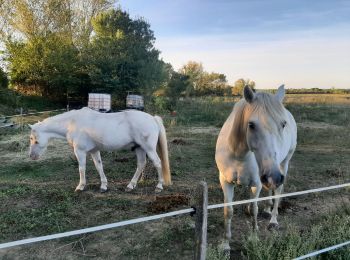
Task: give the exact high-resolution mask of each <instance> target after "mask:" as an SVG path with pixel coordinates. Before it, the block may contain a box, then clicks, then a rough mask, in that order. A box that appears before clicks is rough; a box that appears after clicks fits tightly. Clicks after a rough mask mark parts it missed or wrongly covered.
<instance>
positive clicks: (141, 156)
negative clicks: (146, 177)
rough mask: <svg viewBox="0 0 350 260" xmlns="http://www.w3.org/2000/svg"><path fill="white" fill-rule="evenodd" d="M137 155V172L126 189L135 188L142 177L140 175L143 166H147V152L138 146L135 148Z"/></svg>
mask: <svg viewBox="0 0 350 260" xmlns="http://www.w3.org/2000/svg"><path fill="white" fill-rule="evenodd" d="M135 153H136V157H137V168H136V172H135V174H134V177H132V179H131V181H130V183H129V184H128V186H127V187H126V191H131V190H133V189H134V188H135V187H136V185H137V181H138V180H139V178H140V175H141V173H142V170H143V168H145V165H146V153H145V151H144V150H143V149H142V148H137V149H135Z"/></svg>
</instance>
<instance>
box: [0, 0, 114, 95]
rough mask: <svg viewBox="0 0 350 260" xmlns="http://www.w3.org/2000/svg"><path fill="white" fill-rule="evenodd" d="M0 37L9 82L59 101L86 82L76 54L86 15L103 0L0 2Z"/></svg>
mask: <svg viewBox="0 0 350 260" xmlns="http://www.w3.org/2000/svg"><path fill="white" fill-rule="evenodd" d="M1 3H2V4H1V5H0V41H1V42H2V43H3V44H4V46H5V47H6V50H5V61H6V62H7V64H8V71H9V75H10V78H11V82H12V83H14V84H13V85H14V86H16V87H17V89H20V90H21V91H24V92H31V93H33V92H35V93H38V94H41V95H43V96H47V97H50V98H55V99H61V100H64V99H65V95H66V93H67V91H77V89H78V90H79V91H80V89H82V88H83V86H86V85H85V84H86V83H87V82H88V80H86V78H87V74H86V71H85V70H84V67H83V66H82V65H83V64H82V60H81V57H82V53H84V48H87V45H88V41H89V39H90V36H91V32H92V26H91V18H92V17H93V16H95V15H96V14H97V12H99V11H101V10H105V9H106V8H108V7H110V6H111V5H112V3H113V2H111V1H108V0H3V1H2V2H1Z"/></svg>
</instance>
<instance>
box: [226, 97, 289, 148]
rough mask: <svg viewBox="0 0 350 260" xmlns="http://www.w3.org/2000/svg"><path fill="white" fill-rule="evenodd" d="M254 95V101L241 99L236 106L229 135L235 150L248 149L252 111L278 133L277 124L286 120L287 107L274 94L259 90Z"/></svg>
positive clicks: (272, 130) (268, 127) (264, 123)
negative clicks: (249, 123) (247, 140)
mask: <svg viewBox="0 0 350 260" xmlns="http://www.w3.org/2000/svg"><path fill="white" fill-rule="evenodd" d="M254 96H255V97H254V100H253V102H252V103H248V102H247V101H246V100H245V99H241V100H240V101H239V102H238V103H237V104H236V105H235V106H234V109H233V112H234V119H233V124H232V128H231V133H230V135H229V145H230V146H231V149H232V151H234V152H238V151H242V150H246V149H247V142H246V131H247V126H248V119H249V118H250V116H251V114H252V113H255V114H258V117H259V119H260V122H261V123H262V124H263V125H264V127H265V128H267V129H268V130H269V131H270V132H271V133H273V134H276V135H280V131H278V127H277V126H278V125H279V124H280V123H282V122H283V121H284V120H286V113H285V108H284V107H283V105H282V104H281V103H280V102H279V101H278V100H277V99H276V98H275V97H274V96H273V95H271V94H269V93H264V92H259V93H255V95H254Z"/></svg>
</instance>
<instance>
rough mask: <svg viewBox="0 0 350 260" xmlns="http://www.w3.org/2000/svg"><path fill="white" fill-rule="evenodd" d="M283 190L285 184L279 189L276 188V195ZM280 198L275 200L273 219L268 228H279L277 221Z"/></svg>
mask: <svg viewBox="0 0 350 260" xmlns="http://www.w3.org/2000/svg"><path fill="white" fill-rule="evenodd" d="M282 192H283V184H282V185H280V186H279V187H278V188H277V189H275V195H280V194H282ZM279 202H280V199H279V198H277V199H275V201H274V204H273V209H272V212H271V219H270V223H269V226H268V229H269V230H271V229H274V228H278V222H277V216H278V205H279Z"/></svg>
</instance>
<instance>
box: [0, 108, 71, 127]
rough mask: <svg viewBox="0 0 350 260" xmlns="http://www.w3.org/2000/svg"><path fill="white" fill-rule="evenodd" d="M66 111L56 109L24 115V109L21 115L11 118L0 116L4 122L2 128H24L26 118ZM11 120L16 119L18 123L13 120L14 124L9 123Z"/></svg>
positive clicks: (11, 116)
mask: <svg viewBox="0 0 350 260" xmlns="http://www.w3.org/2000/svg"><path fill="white" fill-rule="evenodd" d="M66 110H67V109H55V110H45V111H39V112H31V113H26V114H23V109H22V108H21V113H20V114H16V115H10V116H0V120H2V121H3V123H2V125H0V128H8V127H15V126H17V125H19V126H22V125H23V124H24V120H23V118H24V117H28V116H35V115H41V114H49V113H55V112H63V111H66ZM11 118H12V119H16V121H14V120H12V121H13V122H7V120H8V119H11Z"/></svg>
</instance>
